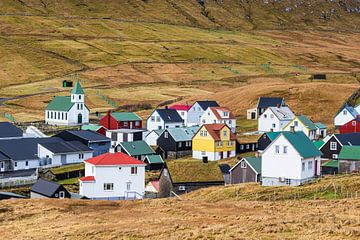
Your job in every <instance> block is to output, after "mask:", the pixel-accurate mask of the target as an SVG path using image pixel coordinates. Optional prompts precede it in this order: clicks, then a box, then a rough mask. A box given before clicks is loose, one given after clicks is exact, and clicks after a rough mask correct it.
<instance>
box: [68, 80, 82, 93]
mask: <svg viewBox="0 0 360 240" xmlns="http://www.w3.org/2000/svg"><path fill="white" fill-rule="evenodd" d="M71 94H84V90H83V89H82V87H81V85H80V83H79V82H76V83H75V87H74V88H73V89H72V90H71Z"/></svg>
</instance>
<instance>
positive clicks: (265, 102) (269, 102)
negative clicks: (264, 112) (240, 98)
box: [257, 97, 284, 108]
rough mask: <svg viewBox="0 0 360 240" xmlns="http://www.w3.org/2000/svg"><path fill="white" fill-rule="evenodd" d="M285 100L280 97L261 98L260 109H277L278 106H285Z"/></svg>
mask: <svg viewBox="0 0 360 240" xmlns="http://www.w3.org/2000/svg"><path fill="white" fill-rule="evenodd" d="M283 101H284V99H283V98H279V97H260V98H259V102H258V106H257V107H258V108H268V107H276V106H277V105H278V104H280V105H281V104H283Z"/></svg>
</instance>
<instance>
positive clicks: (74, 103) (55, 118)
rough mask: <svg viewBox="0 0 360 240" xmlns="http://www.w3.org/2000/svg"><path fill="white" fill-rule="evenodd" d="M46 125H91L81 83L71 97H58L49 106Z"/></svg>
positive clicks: (77, 83)
mask: <svg viewBox="0 0 360 240" xmlns="http://www.w3.org/2000/svg"><path fill="white" fill-rule="evenodd" d="M45 123H46V124H49V125H67V126H71V125H82V124H88V123H89V109H88V108H87V106H86V105H85V93H84V90H83V89H82V87H81V85H80V83H79V82H76V83H75V87H74V88H73V90H72V91H71V96H56V97H54V98H53V100H52V101H51V102H50V103H49V104H48V105H47V107H46V110H45Z"/></svg>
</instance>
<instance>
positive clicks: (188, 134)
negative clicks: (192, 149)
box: [165, 126, 200, 142]
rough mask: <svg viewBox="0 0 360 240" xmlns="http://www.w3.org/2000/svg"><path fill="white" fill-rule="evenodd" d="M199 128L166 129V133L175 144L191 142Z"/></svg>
mask: <svg viewBox="0 0 360 240" xmlns="http://www.w3.org/2000/svg"><path fill="white" fill-rule="evenodd" d="M199 128H200V127H199V126H195V127H184V128H168V129H166V130H165V131H167V132H168V133H169V134H170V135H171V136H172V137H173V139H174V140H175V141H176V142H184V141H191V140H192V138H193V137H194V135H195V133H196V132H197V131H198V130H199Z"/></svg>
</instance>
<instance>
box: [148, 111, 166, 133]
mask: <svg viewBox="0 0 360 240" xmlns="http://www.w3.org/2000/svg"><path fill="white" fill-rule="evenodd" d="M152 117H154V121H152V120H151V118H152ZM164 128H165V124H164V121H163V120H162V118H161V117H160V115H159V114H158V113H157V111H154V112H153V113H152V114H151V115H150V117H149V118H148V119H147V120H146V129H147V130H148V131H152V130H156V129H164Z"/></svg>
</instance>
